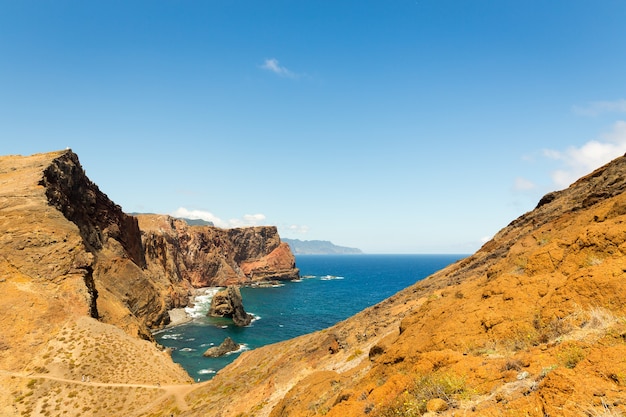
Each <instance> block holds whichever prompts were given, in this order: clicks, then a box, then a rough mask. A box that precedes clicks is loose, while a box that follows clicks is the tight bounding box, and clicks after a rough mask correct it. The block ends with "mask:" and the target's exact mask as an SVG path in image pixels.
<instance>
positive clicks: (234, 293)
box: [207, 286, 253, 327]
mask: <svg viewBox="0 0 626 417" xmlns="http://www.w3.org/2000/svg"><path fill="white" fill-rule="evenodd" d="M207 315H208V316H209V317H229V318H232V319H233V323H235V325H236V326H240V327H243V326H247V325H248V324H250V323H251V322H252V318H253V316H252V315H251V314H248V313H246V311H245V310H244V308H243V301H242V298H241V291H239V288H238V287H235V286H229V287H228V288H226V289H225V290H222V291H220V292H218V293H217V294H215V296H213V299H212V300H211V307H210V308H209V312H208V314H207Z"/></svg>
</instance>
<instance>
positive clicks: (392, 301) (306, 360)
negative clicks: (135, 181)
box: [0, 152, 626, 417]
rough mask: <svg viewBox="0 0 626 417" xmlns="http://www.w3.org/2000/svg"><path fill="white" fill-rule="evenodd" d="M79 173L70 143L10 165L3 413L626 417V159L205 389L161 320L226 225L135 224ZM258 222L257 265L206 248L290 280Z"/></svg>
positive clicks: (0, 211)
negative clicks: (164, 335)
mask: <svg viewBox="0 0 626 417" xmlns="http://www.w3.org/2000/svg"><path fill="white" fill-rule="evenodd" d="M50 167H57V168H58V169H57V168H54V169H53V171H54V172H57V171H58V170H60V171H62V172H65V173H66V174H64V175H51V174H46V172H48V171H49V169H50ZM72 167H73V168H72ZM78 167H79V165H78V161H77V158H76V157H75V155H74V154H72V153H71V152H60V153H56V154H42V155H33V156H31V157H4V158H2V159H0V227H1V228H2V234H1V235H0V248H1V249H2V251H1V252H0V254H1V255H0V273H1V278H0V415H2V416H4V415H7V416H13V415H15V416H64V415H70V416H83V415H89V416H131V417H139V416H145V417H148V416H153V417H156V416H166V417H167V416H171V415H175V416H189V417H191V416H216V417H217V416H220V417H227V416H233V417H235V416H271V417H278V416H318V415H319V416H335V417H338V416H339V417H349V416H379V417H381V416H382V417H386V416H419V415H430V416H434V415H441V416H541V417H545V416H552V417H554V416H619V415H626V320H625V317H626V301H625V300H626V285H625V278H626V272H625V271H626V258H625V257H624V252H625V251H626V223H625V221H626V194H625V193H624V191H625V190H626V158H624V157H621V158H618V159H616V160H615V161H613V162H611V163H609V164H607V165H606V166H604V167H602V168H600V169H598V170H597V171H595V172H593V173H591V174H589V175H588V176H586V177H584V178H581V179H580V180H579V181H577V182H576V183H574V184H572V185H571V186H570V187H569V188H568V189H566V190H563V191H559V192H555V193H550V194H548V195H546V196H545V197H544V198H542V200H541V201H540V202H539V204H538V206H537V208H536V209H535V210H533V211H531V212H529V213H526V214H525V215H523V216H521V217H520V218H518V219H516V220H514V221H513V222H511V224H509V225H508V226H507V227H505V228H504V229H502V230H501V231H500V232H499V233H498V234H497V235H496V236H495V237H494V238H493V239H492V240H491V241H490V242H488V243H487V244H485V245H484V246H483V247H482V248H481V249H480V250H479V251H478V252H476V253H475V254H474V255H472V256H470V257H468V258H466V259H464V260H461V261H459V262H457V263H455V264H453V265H450V266H449V267H447V268H445V269H443V270H441V271H439V272H438V273H436V274H434V275H432V276H430V277H428V278H426V279H424V280H422V281H420V282H418V283H416V284H415V285H413V286H411V287H409V288H407V289H405V290H403V291H401V292H399V293H398V294H396V295H394V296H392V297H390V298H389V299H387V300H384V301H383V302H381V303H379V304H377V305H375V306H373V307H370V308H368V309H366V310H364V311H363V312H361V313H359V314H357V315H355V316H353V317H351V318H349V319H347V320H345V321H343V322H341V323H338V324H337V325H335V326H333V327H331V328H329V329H326V330H322V331H319V332H316V333H313V334H309V335H304V336H301V337H299V338H296V339H293V340H288V341H285V342H281V343H278V344H275V345H270V346H265V347H263V348H260V349H256V350H253V351H249V352H244V353H243V354H242V355H241V356H240V357H239V358H238V359H237V360H236V361H235V362H234V363H233V364H231V365H229V366H228V367H226V368H224V369H223V370H221V371H220V372H219V373H218V374H217V375H216V376H215V378H214V379H212V380H211V381H208V382H206V383H202V384H193V383H192V382H191V381H190V380H189V378H188V376H187V375H186V374H185V373H184V372H183V371H182V370H181V369H180V368H179V367H178V366H176V365H174V364H173V363H172V361H171V359H170V358H169V356H168V355H167V354H166V353H164V352H162V351H160V350H159V349H158V348H157V347H156V346H155V345H154V343H153V342H151V341H150V334H149V332H148V329H149V328H150V327H151V326H152V327H154V326H158V325H161V323H163V322H164V320H165V319H164V318H163V317H165V316H164V311H165V312H166V311H167V310H168V309H169V308H172V307H175V306H177V305H180V304H182V303H184V302H185V300H186V299H185V297H186V296H187V294H188V290H189V288H191V287H192V286H193V284H192V283H193V282H194V281H193V280H194V279H197V277H199V276H201V273H200V272H199V271H208V270H213V269H211V268H208V269H207V268H205V266H206V264H205V263H204V262H203V263H200V264H198V263H194V262H191V260H187V261H185V262H174V260H173V258H172V257H171V256H170V255H172V254H176V256H178V255H181V256H182V254H192V253H196V251H195V250H194V248H203V247H206V246H207V245H209V244H211V245H214V246H220V245H221V244H222V243H221V242H222V240H221V239H224V238H225V235H223V234H219V233H218V234H212V232H209V231H202V232H201V233H199V234H198V236H196V237H195V238H194V239H195V240H194V239H189V238H188V235H187V234H186V233H192V232H193V233H195V230H196V229H191V228H186V226H185V225H183V224H180V223H177V222H178V221H174V220H172V219H170V218H167V217H155V218H151V219H150V218H144V219H140V220H139V221H138V222H136V223H135V220H133V219H134V217H130V216H128V217H130V218H127V217H125V215H122V214H123V213H121V210H119V212H118V210H117V209H115V207H114V205H113V204H112V203H111V204H112V206H111V207H110V206H109V203H110V202H109V201H108V199H104V198H103V197H102V195H101V193H100V192H99V191H96V189H97V187H95V186H94V185H93V184H91V185H89V184H90V183H87V182H85V181H84V179H82V176H83V174H81V173H82V170H79V169H78ZM73 170H76V171H73ZM71 172H74V173H75V174H76V175H77V176H76V177H74V176H71V175H70V176H69V177H68V176H67V174H68V173H71ZM78 174H80V175H78ZM46 175H47V176H46ZM44 178H47V179H44ZM55 178H65V181H61V183H63V184H74V185H73V186H69V187H60V188H59V187H55V186H54V183H55V181H54V179H55ZM68 178H76V179H77V181H73V180H72V181H68V180H67V179H68ZM78 180H80V181H78ZM57 182H59V181H57ZM68 189H69V190H78V192H75V193H68V192H67V190H68ZM63 190H66V191H63ZM68 195H73V196H74V197H72V198H70V199H65V197H64V196H68ZM81 196H82V197H81ZM79 197H80V198H79ZM63 201H67V202H70V204H59V202H63ZM76 201H78V202H80V204H76ZM105 207H108V208H106V209H104V208H105ZM98 208H102V210H103V211H101V210H100V209H98ZM84 213H87V214H88V215H85V214H84ZM98 213H100V214H98ZM120 213H121V214H120ZM33 219H36V221H35V220H33ZM94 219H95V220H94ZM194 227H195V226H194ZM159 231H161V232H159ZM157 232H159V233H161V234H160V235H159V234H158V233H157ZM137 233H139V242H141V243H140V244H138V241H137V239H138V234H137ZM250 233H252V234H253V235H254V236H256V237H250V236H249V237H247V238H243V239H240V240H237V242H239V243H238V245H239V247H247V248H254V249H250V251H251V252H248V253H251V254H252V253H255V251H256V250H257V249H258V246H259V245H261V246H262V247H263V248H265V249H264V250H263V251H262V253H261V252H259V253H257V254H253V255H251V257H250V258H249V262H248V263H247V264H245V265H247V266H244V263H241V262H240V261H241V259H239V258H231V257H230V255H228V256H224V257H220V256H209V255H202V256H203V257H205V258H206V259H207V261H215V262H214V264H213V265H217V266H220V268H221V269H220V268H217V269H218V270H220V271H222V272H223V273H224V275H223V277H232V276H233V275H232V273H231V272H230V270H229V268H231V269H232V271H233V273H235V275H236V274H239V273H242V274H243V275H242V276H243V279H244V280H253V279H254V277H257V276H260V275H262V274H266V273H267V272H269V275H272V272H271V270H272V268H274V270H275V274H276V276H278V277H280V276H284V275H282V274H284V273H285V271H286V270H289V268H287V269H284V266H285V265H289V262H287V263H284V262H283V261H280V262H279V260H278V258H280V257H281V256H283V255H284V254H283V255H281V253H282V252H281V251H282V250H283V249H280V248H281V245H280V244H278V245H277V243H278V242H279V240H276V239H273V238H271V235H272V233H269V232H268V233H269V234H267V235H264V236H266V237H265V238H263V239H261V238H260V237H259V236H257V235H258V234H259V233H261V231H251V232H250ZM263 233H265V232H263ZM181 239H182V240H184V241H185V242H188V243H189V242H191V244H189V245H187V246H185V245H183V244H182V243H181V242H182V240H181ZM237 239H239V238H237ZM276 245H277V246H276ZM139 248H141V250H138V249H139ZM268 251H269V253H268ZM270 255H271V256H270ZM156 261H158V262H156ZM231 261H235V262H239V263H237V264H236V267H232V266H231ZM158 265H161V267H160V268H158V267H157V266H158ZM203 268H204V269H203ZM247 268H250V269H247ZM253 270H254V271H257V272H258V273H255V274H252V273H251V271H253ZM157 271H158V273H156V272H157ZM243 271H246V272H243ZM264 276H268V275H264ZM202 279H205V278H202ZM179 280H180V281H179ZM137 288H140V289H141V291H138V290H137ZM94 290H96V291H97V293H96V291H94ZM96 295H97V297H96ZM95 309H97V314H95ZM96 317H97V318H96ZM142 337H143V338H145V339H148V340H142ZM85 376H87V377H88V378H89V379H88V380H85V379H84V377H85Z"/></svg>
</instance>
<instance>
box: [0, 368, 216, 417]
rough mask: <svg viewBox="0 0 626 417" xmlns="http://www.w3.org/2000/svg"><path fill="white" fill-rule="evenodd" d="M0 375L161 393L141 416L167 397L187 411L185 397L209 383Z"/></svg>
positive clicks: (30, 374) (138, 412)
mask: <svg viewBox="0 0 626 417" xmlns="http://www.w3.org/2000/svg"><path fill="white" fill-rule="evenodd" d="M0 375H6V376H9V377H16V378H24V379H47V380H52V381H57V382H63V383H66V384H73V385H82V386H92V387H94V386H95V387H126V388H146V389H153V390H159V391H162V392H163V393H162V395H160V396H159V397H158V398H157V399H156V400H155V401H154V403H153V404H148V405H146V407H144V409H141V410H136V413H137V414H138V415H141V414H142V413H144V412H145V411H148V410H150V409H151V408H152V406H153V405H154V404H158V403H159V402H161V401H164V400H166V399H167V398H168V397H173V398H174V399H175V401H176V404H177V406H178V407H179V409H180V410H188V409H189V405H188V404H187V402H186V400H185V397H186V396H187V395H188V394H189V393H191V392H192V391H194V390H196V389H198V388H200V387H202V386H204V385H206V384H207V383H209V382H210V381H205V382H200V383H189V384H175V385H160V384H157V385H151V384H132V383H115V382H95V381H87V380H84V381H83V380H80V381H79V380H75V379H66V378H61V377H57V376H53V375H47V374H37V373H26V372H12V371H6V370H3V369H0Z"/></svg>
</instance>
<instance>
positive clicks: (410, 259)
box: [155, 255, 465, 381]
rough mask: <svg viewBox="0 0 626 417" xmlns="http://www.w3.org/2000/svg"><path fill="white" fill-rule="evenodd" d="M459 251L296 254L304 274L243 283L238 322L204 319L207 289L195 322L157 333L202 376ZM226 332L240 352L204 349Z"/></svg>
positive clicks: (384, 293)
mask: <svg viewBox="0 0 626 417" xmlns="http://www.w3.org/2000/svg"><path fill="white" fill-rule="evenodd" d="M464 257H465V255H297V256H296V265H297V267H298V268H300V274H301V276H302V279H301V280H300V281H299V282H286V283H285V284H284V285H282V286H277V287H270V288H242V289H241V295H242V298H243V303H244V307H245V309H246V311H247V312H249V313H251V314H253V315H254V316H255V317H256V319H255V320H254V321H253V322H252V324H251V325H250V326H247V327H237V326H234V325H233V324H232V321H231V320H230V319H216V318H210V317H206V312H207V311H208V308H209V304H210V300H211V297H212V294H214V292H215V291H216V289H208V290H207V294H206V295H204V296H202V297H199V298H198V299H197V300H196V305H195V306H194V308H192V309H188V313H190V314H191V315H192V316H194V317H195V318H194V319H193V321H191V322H189V323H187V324H183V325H180V326H176V327H172V328H169V329H166V330H164V331H161V332H158V333H156V334H155V338H156V340H157V341H158V342H159V343H160V344H162V345H163V346H166V347H171V348H173V349H174V351H173V352H172V358H173V360H174V361H175V362H178V363H180V364H181V365H182V366H183V367H184V368H185V369H186V370H187V372H188V373H189V374H190V375H191V376H192V377H193V378H194V379H196V380H198V381H204V380H207V379H210V378H212V377H213V375H214V374H215V373H216V372H217V371H218V370H220V369H221V368H223V367H224V366H226V365H228V364H229V363H230V362H232V361H233V360H235V358H236V357H237V355H238V354H239V353H240V352H241V351H243V350H246V349H254V348H257V347H261V346H264V345H267V344H270V343H275V342H279V341H282V340H286V339H290V338H293V337H296V336H300V335H302V334H306V333H310V332H313V331H316V330H321V329H324V328H326V327H329V326H332V325H333V324H335V323H337V322H339V321H341V320H344V319H346V318H348V317H350V316H352V315H354V314H356V313H358V312H359V311H361V310H363V309H365V308H367V307H369V306H371V305H374V304H376V303H378V302H379V301H382V300H384V299H385V298H387V297H389V296H391V295H393V294H395V293H396V292H398V291H400V290H402V289H404V288H406V287H408V286H409V285H411V284H413V283H415V282H416V281H419V280H421V279H423V278H425V277H427V276H429V275H431V274H432V273H434V272H436V271H438V270H440V269H442V268H444V267H445V266H447V265H449V264H451V263H452V262H455V261H457V260H459V259H461V258H464ZM227 336H230V337H231V338H232V339H233V340H234V341H235V342H237V343H240V344H242V345H243V347H242V350H240V351H239V352H235V353H232V354H230V355H226V356H223V357H221V358H205V357H203V356H202V354H203V353H204V351H205V350H206V349H208V348H209V347H211V346H214V345H215V346H216V345H219V344H220V343H221V342H222V341H223V340H224V338H226V337H227Z"/></svg>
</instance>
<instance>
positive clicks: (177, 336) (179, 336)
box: [161, 333, 183, 340]
mask: <svg viewBox="0 0 626 417" xmlns="http://www.w3.org/2000/svg"><path fill="white" fill-rule="evenodd" d="M182 338H183V335H182V334H180V333H174V334H164V335H163V336H162V337H161V339H173V340H180V339H182Z"/></svg>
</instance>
